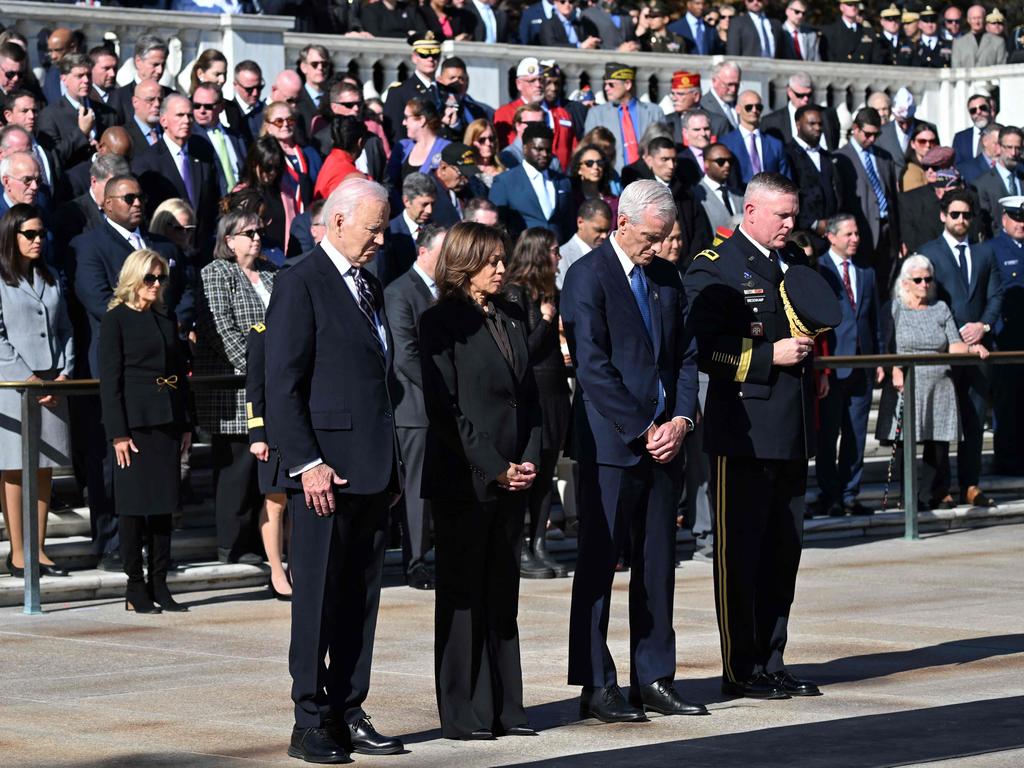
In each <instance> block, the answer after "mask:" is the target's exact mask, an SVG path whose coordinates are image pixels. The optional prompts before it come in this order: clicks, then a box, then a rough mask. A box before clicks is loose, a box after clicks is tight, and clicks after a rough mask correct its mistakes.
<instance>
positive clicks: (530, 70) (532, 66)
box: [516, 56, 541, 77]
mask: <svg viewBox="0 0 1024 768" xmlns="http://www.w3.org/2000/svg"><path fill="white" fill-rule="evenodd" d="M540 72H541V66H540V62H539V61H537V57H536V56H527V57H526V58H525V59H520V61H519V66H518V67H516V77H540Z"/></svg>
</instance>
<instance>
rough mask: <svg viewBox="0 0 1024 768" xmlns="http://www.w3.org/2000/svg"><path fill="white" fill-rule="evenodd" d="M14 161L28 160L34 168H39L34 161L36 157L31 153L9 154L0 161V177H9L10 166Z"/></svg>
mask: <svg viewBox="0 0 1024 768" xmlns="http://www.w3.org/2000/svg"><path fill="white" fill-rule="evenodd" d="M16 160H28V161H30V162H31V163H32V164H33V165H34V166H35V167H36V168H39V162H38V161H37V160H36V156H35V155H33V154H32V153H31V152H11V154H9V155H8V156H7V157H5V158H4V159H3V160H0V177H3V176H9V175H10V173H11V166H12V165H14V162H15V161H16Z"/></svg>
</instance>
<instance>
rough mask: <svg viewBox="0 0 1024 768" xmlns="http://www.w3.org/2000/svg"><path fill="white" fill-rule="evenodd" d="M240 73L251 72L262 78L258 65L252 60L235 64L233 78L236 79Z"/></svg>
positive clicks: (261, 71)
mask: <svg viewBox="0 0 1024 768" xmlns="http://www.w3.org/2000/svg"><path fill="white" fill-rule="evenodd" d="M241 72H252V73H253V74H254V75H259V76H260V78H262V77H263V70H262V69H260V65H259V64H257V63H256V62H255V61H253V60H252V59H245V60H243V61H240V62H238V63H237V64H235V77H238V75H239V73H241Z"/></svg>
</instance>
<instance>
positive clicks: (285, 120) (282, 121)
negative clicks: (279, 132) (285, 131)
mask: <svg viewBox="0 0 1024 768" xmlns="http://www.w3.org/2000/svg"><path fill="white" fill-rule="evenodd" d="M267 122H268V123H269V124H270V125H272V126H274V127H275V128H283V127H284V126H286V125H295V122H296V121H295V118H294V117H275V118H274V119H273V120H267Z"/></svg>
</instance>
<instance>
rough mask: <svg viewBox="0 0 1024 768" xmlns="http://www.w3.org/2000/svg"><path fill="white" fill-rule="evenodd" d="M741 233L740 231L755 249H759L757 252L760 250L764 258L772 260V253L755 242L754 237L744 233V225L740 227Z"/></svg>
mask: <svg viewBox="0 0 1024 768" xmlns="http://www.w3.org/2000/svg"><path fill="white" fill-rule="evenodd" d="M739 231H740V232H743V236H744V237H745V238H747V240H749V241H750V242H751V243H752V244H753V246H754V247H755V248H757V250H759V251H760V252H761V254H762V255H763V256H764V257H765V258H766V259H770V258H771V251H770V250H768V249H767V248H765V247H764V246H763V245H761V244H760V243H759V242H757V241H756V240H755V239H754V238H752V237H751V236H750V235H748V234H747V233H746V232H744V231H743V225H742V224H740V226H739Z"/></svg>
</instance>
